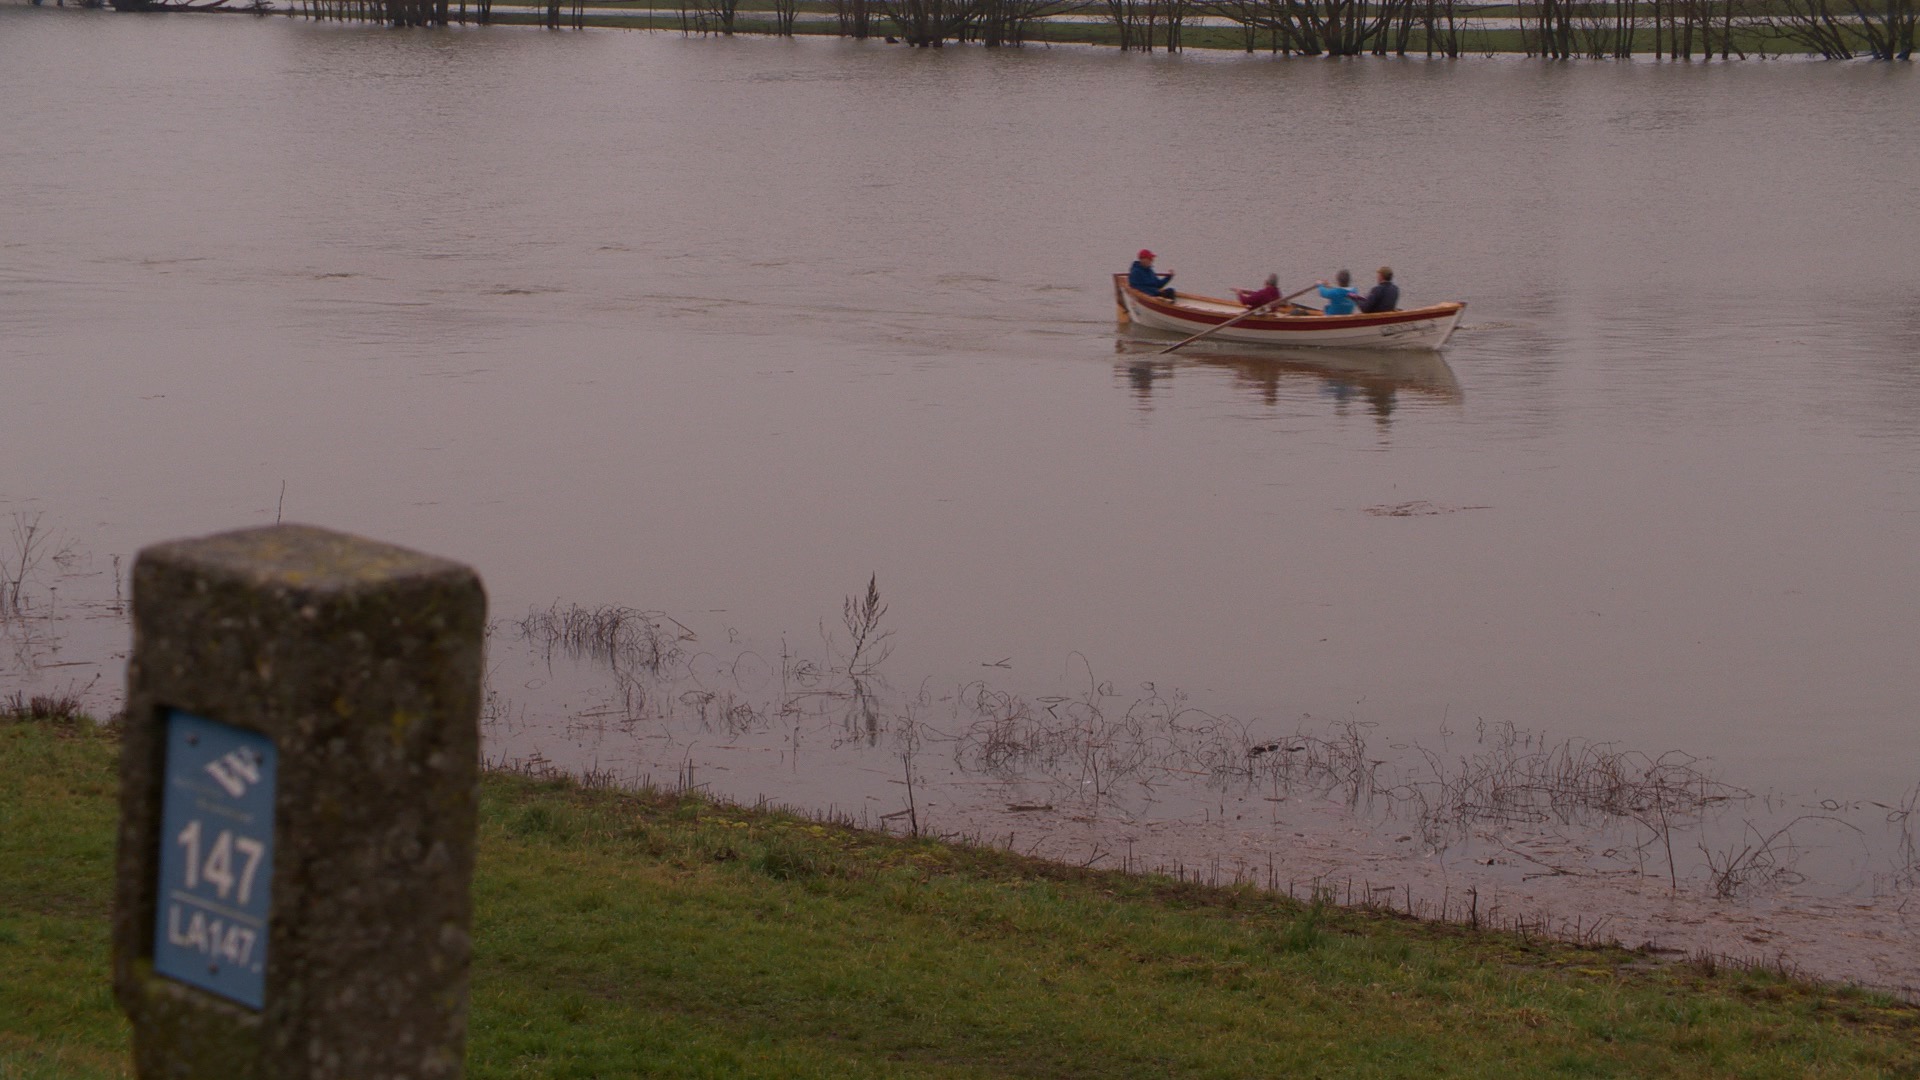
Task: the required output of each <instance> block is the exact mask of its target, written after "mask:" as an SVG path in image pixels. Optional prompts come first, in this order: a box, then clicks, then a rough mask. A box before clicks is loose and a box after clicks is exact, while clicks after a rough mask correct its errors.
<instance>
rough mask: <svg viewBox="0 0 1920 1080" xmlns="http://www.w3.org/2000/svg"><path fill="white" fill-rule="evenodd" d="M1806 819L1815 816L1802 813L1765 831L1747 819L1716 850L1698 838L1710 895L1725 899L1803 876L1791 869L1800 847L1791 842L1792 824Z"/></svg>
mask: <svg viewBox="0 0 1920 1080" xmlns="http://www.w3.org/2000/svg"><path fill="white" fill-rule="evenodd" d="M1808 820H1815V818H1814V817H1813V816H1808V815H1803V816H1801V817H1797V818H1794V819H1793V820H1792V821H1789V822H1787V823H1786V824H1785V825H1782V826H1780V827H1779V828H1778V829H1775V830H1773V831H1772V832H1770V833H1764V834H1763V833H1761V832H1760V830H1759V829H1758V828H1756V827H1755V826H1754V824H1753V823H1752V822H1747V823H1746V827H1745V829H1744V831H1743V833H1742V838H1741V840H1740V841H1738V842H1736V843H1735V844H1731V845H1727V846H1725V847H1722V848H1720V849H1718V850H1715V849H1713V848H1711V847H1708V846H1707V844H1706V842H1705V841H1701V843H1700V854H1701V855H1702V857H1703V858H1704V859H1705V861H1706V864H1707V872H1708V879H1709V881H1711V883H1712V885H1713V895H1714V896H1716V897H1719V898H1720V899H1722V900H1728V899H1732V898H1733V897H1735V896H1737V895H1739V894H1740V893H1742V892H1745V891H1747V890H1749V889H1752V888H1756V887H1759V886H1769V885H1794V884H1798V883H1799V882H1801V881H1803V880H1805V878H1804V877H1803V876H1802V875H1800V874H1799V873H1797V872H1796V871H1795V870H1794V869H1793V864H1794V862H1795V860H1796V859H1797V858H1798V856H1799V849H1798V847H1797V846H1796V845H1795V844H1794V842H1793V831H1792V830H1793V827H1794V826H1795V825H1798V824H1800V823H1801V822H1803V821H1808ZM1818 820H1824V821H1837V820H1838V819H1836V818H1818Z"/></svg>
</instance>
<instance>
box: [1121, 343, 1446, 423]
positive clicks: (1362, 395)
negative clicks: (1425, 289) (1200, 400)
mask: <svg viewBox="0 0 1920 1080" xmlns="http://www.w3.org/2000/svg"><path fill="white" fill-rule="evenodd" d="M1114 348H1115V351H1116V352H1118V353H1119V354H1120V355H1121V360H1120V362H1119V364H1118V365H1117V366H1118V368H1119V370H1120V372H1121V373H1122V374H1124V375H1125V376H1126V379H1127V383H1128V385H1129V386H1130V387H1131V388H1132V390H1133V394H1134V397H1135V398H1136V399H1138V401H1139V402H1140V404H1141V405H1143V406H1146V405H1150V404H1151V403H1152V399H1153V395H1154V393H1155V392H1156V391H1157V392H1159V393H1162V394H1164V393H1166V392H1167V390H1166V389H1165V388H1163V387H1162V386H1161V385H1160V384H1162V383H1167V382H1170V381H1171V380H1172V379H1173V377H1174V374H1175V373H1176V372H1178V371H1180V370H1181V369H1182V368H1186V369H1189V370H1191V369H1195V368H1201V369H1207V368H1211V369H1216V370H1218V369H1224V370H1226V371H1229V372H1231V373H1232V377H1233V383H1234V385H1235V386H1242V387H1245V388H1247V389H1248V390H1251V391H1253V392H1254V393H1256V394H1258V395H1259V396H1260V400H1261V401H1263V402H1264V403H1266V404H1268V405H1277V404H1279V402H1280V399H1281V397H1282V396H1294V397H1303V396H1305V393H1306V392H1307V391H1310V390H1313V389H1314V384H1315V383H1318V384H1319V385H1318V391H1317V392H1318V394H1319V396H1320V397H1322V398H1325V399H1327V400H1329V401H1332V402H1333V403H1334V404H1335V408H1336V410H1338V411H1342V412H1344V411H1345V410H1346V409H1347V407H1348V406H1349V405H1350V404H1351V403H1353V402H1362V403H1364V404H1365V405H1366V407H1367V408H1368V409H1370V410H1371V411H1372V412H1373V414H1374V415H1375V416H1376V417H1378V418H1379V420H1380V422H1381V424H1382V425H1385V424H1386V423H1387V422H1388V421H1389V420H1390V418H1391V417H1392V415H1393V412H1394V410H1395V409H1396V408H1397V407H1398V406H1399V404H1400V395H1401V394H1403V393H1405V394H1411V395H1416V396H1417V397H1419V398H1420V399H1422V400H1424V401H1428V402H1432V403H1436V404H1440V403H1452V402H1458V401H1459V400H1460V399H1461V397H1462V393H1461V390H1460V380H1459V379H1457V378H1455V377H1454V374H1453V369H1452V368H1450V367H1448V366H1447V362H1446V361H1445V360H1443V359H1441V358H1440V354H1439V353H1437V352H1414V351H1407V350H1399V349H1393V350H1389V349H1340V350H1337V351H1336V350H1331V349H1272V348H1261V349H1249V348H1244V347H1242V348H1237V349H1229V348H1223V347H1220V346H1211V347H1210V346H1208V345H1205V344H1202V343H1196V344H1194V345H1192V346H1189V347H1188V348H1186V349H1183V350H1181V351H1180V352H1178V353H1175V354H1173V355H1162V354H1161V350H1162V349H1165V348H1166V344H1164V343H1161V342H1154V341H1139V340H1133V339H1128V338H1121V339H1118V340H1117V341H1116V342H1115V346H1114Z"/></svg>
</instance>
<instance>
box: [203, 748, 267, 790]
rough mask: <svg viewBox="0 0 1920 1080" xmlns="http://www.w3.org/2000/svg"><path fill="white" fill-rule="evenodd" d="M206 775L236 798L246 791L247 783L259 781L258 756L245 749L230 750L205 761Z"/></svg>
mask: <svg viewBox="0 0 1920 1080" xmlns="http://www.w3.org/2000/svg"><path fill="white" fill-rule="evenodd" d="M207 775H208V776H211V777H213V779H214V782H215V783H218V784H219V785H220V786H221V787H222V788H225V789H226V792H227V794H228V795H231V796H233V797H234V798H236V799H237V798H239V797H240V796H242V795H244V794H246V793H247V787H248V785H251V784H257V783H259V782H260V756H259V755H258V754H255V753H252V752H250V751H247V750H230V751H228V752H227V753H226V755H225V756H223V757H218V758H215V759H214V760H212V761H209V762H207Z"/></svg>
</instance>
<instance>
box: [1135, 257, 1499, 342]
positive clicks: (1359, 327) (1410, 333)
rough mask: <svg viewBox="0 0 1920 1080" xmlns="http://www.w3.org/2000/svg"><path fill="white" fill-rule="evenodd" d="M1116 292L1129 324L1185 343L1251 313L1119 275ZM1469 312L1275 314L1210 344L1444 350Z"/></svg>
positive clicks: (1459, 308)
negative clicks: (1157, 291)
mask: <svg viewBox="0 0 1920 1080" xmlns="http://www.w3.org/2000/svg"><path fill="white" fill-rule="evenodd" d="M1113 292H1114V299H1115V300H1116V301H1117V302H1118V303H1119V305H1120V315H1121V320H1122V321H1123V322H1131V323H1132V324H1133V325H1135V326H1140V327H1145V328H1147V329H1150V330H1165V331H1167V332H1168V333H1172V334H1179V335H1181V336H1182V337H1184V336H1186V335H1189V334H1198V333H1200V332H1201V331H1203V330H1209V329H1212V328H1213V327H1216V326H1219V325H1220V324H1222V323H1225V322H1228V321H1231V320H1233V319H1234V318H1236V317H1238V316H1242V315H1245V314H1246V313H1247V306H1246V305H1245V304H1242V303H1239V302H1238V301H1234V300H1221V299H1219V298H1217V297H1212V296H1195V295H1192V294H1189V293H1185V292H1181V293H1179V299H1177V300H1168V299H1165V298H1164V297H1159V296H1148V295H1147V294H1146V293H1143V292H1141V291H1140V290H1138V289H1135V288H1133V287H1132V286H1130V285H1128V284H1127V275H1125V274H1115V275H1113ZM1294 310H1298V309H1294ZM1466 310H1467V305H1465V304H1463V303H1459V302H1449V303H1445V304H1429V305H1428V306H1426V307H1418V308H1409V309H1407V310H1405V311H1383V312H1381V313H1379V314H1377V315H1319V314H1313V315H1299V314H1280V313H1279V312H1275V313H1273V314H1266V315H1254V316H1251V317H1248V318H1244V319H1240V321H1239V322H1236V323H1234V324H1233V325H1232V326H1229V327H1226V328H1225V329H1222V330H1220V331H1219V332H1217V333H1215V334H1213V335H1211V336H1210V337H1209V338H1208V339H1207V340H1209V341H1235V342H1242V343H1246V344H1255V345H1291V346H1309V347H1318V348H1347V349H1350V348H1356V347H1358V348H1366V349H1438V348H1439V347H1440V346H1442V345H1445V344H1446V343H1447V338H1448V337H1450V336H1451V335H1452V334H1453V329H1454V327H1456V326H1458V325H1459V324H1460V316H1461V313H1462V312H1464V311H1466Z"/></svg>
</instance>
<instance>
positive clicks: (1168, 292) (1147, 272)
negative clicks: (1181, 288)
mask: <svg viewBox="0 0 1920 1080" xmlns="http://www.w3.org/2000/svg"><path fill="white" fill-rule="evenodd" d="M1172 280H1173V271H1171V270H1169V271H1167V272H1166V273H1164V274H1156V273H1154V271H1153V252H1151V251H1148V250H1147V249H1146V248H1141V249H1140V257H1139V258H1137V259H1135V260H1133V265H1132V266H1131V267H1128V268H1127V284H1128V285H1131V286H1133V287H1134V288H1136V289H1139V290H1140V291H1141V292H1143V293H1146V294H1147V295H1148V296H1164V297H1166V298H1167V299H1169V300H1175V299H1178V297H1176V296H1175V295H1174V293H1173V289H1171V288H1169V287H1168V285H1167V282H1169V281H1172Z"/></svg>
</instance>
